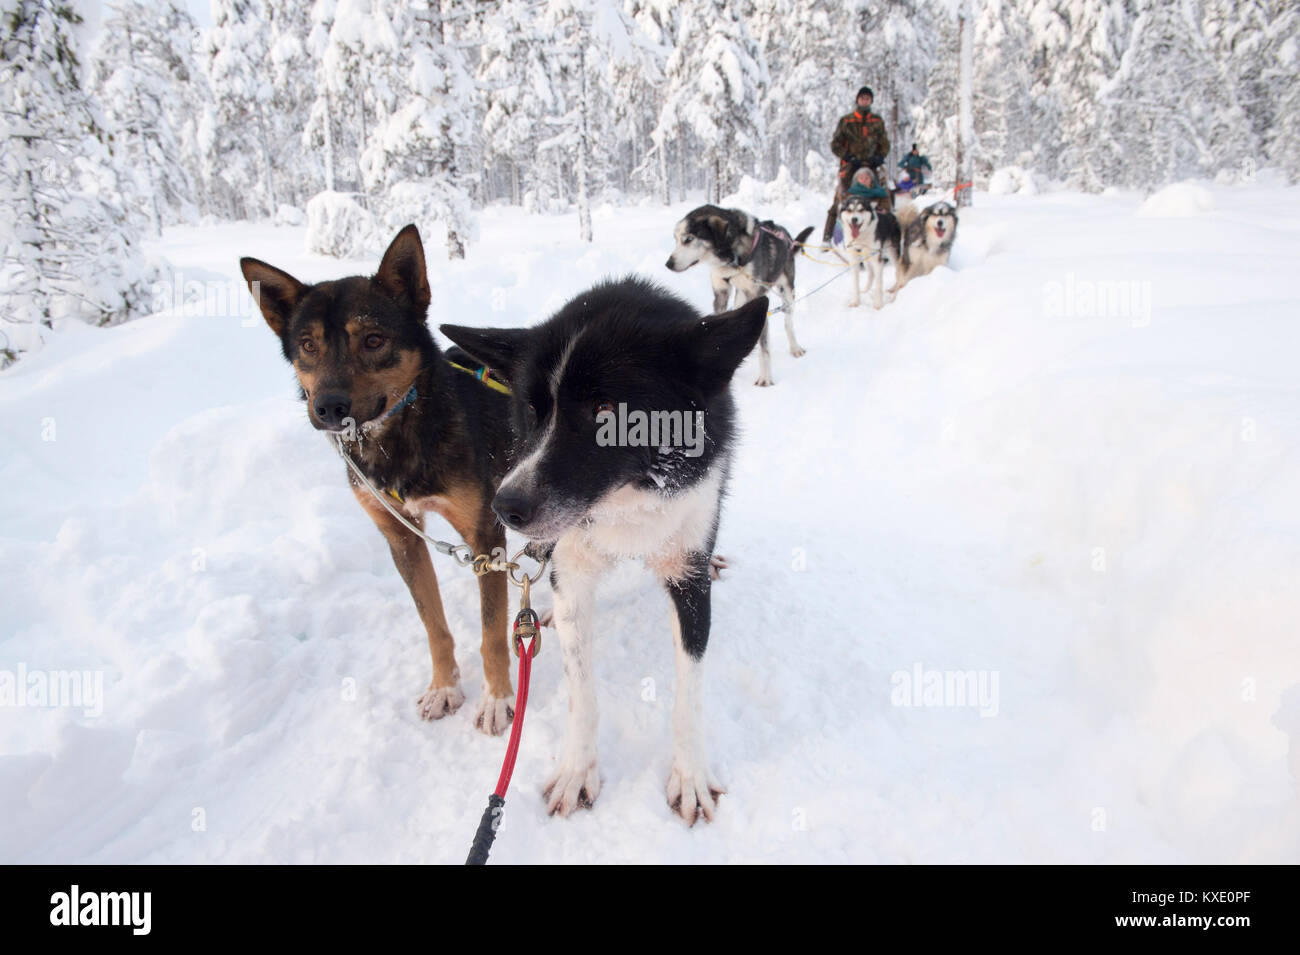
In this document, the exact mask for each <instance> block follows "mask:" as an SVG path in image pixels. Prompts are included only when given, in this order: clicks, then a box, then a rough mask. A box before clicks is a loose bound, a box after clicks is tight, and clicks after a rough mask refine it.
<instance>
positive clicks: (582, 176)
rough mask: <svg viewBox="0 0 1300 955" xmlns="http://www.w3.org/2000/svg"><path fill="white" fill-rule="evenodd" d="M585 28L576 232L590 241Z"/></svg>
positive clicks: (581, 57)
mask: <svg viewBox="0 0 1300 955" xmlns="http://www.w3.org/2000/svg"><path fill="white" fill-rule="evenodd" d="M586 46H587V28H586V24H583V26H582V29H581V32H580V35H579V42H578V79H579V99H578V234H579V237H580V238H581V239H582V241H583V242H590V241H592V236H591V197H590V196H589V195H588V194H587V162H588V150H589V148H590V144H589V143H588V140H587V136H588V127H587V110H588V108H589V106H588V103H587V54H586Z"/></svg>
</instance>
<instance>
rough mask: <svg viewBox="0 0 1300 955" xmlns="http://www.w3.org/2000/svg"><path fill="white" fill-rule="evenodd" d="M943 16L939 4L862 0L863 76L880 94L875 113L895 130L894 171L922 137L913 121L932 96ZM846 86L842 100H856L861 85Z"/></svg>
mask: <svg viewBox="0 0 1300 955" xmlns="http://www.w3.org/2000/svg"><path fill="white" fill-rule="evenodd" d="M938 15H939V11H938V10H937V8H936V5H935V3H934V2H933V0H889V2H881V0H856V4H855V8H854V11H853V20H852V23H853V26H854V28H855V30H856V31H857V32H855V33H853V34H851V35H853V36H860V37H861V38H862V43H861V45H860V47H859V49H860V50H861V51H862V54H863V60H862V63H861V75H862V77H863V80H864V81H865V82H866V83H867V85H868V86H871V87H872V88H873V90H874V91H875V94H876V99H875V102H874V103H873V104H872V109H873V110H875V112H877V113H878V114H880V117H881V119H883V120H884V121H885V128H886V130H888V132H889V140H890V147H891V149H890V155H889V156H887V157H886V166H888V167H889V168H890V169H891V170H892V169H896V168H897V163H898V160H899V159H901V158H902V156H903V153H905V152H907V150H908V149H909V148H911V144H912V140H913V139H915V138H916V137H915V136H913V135H912V134H913V132H914V131H915V130H914V128H913V126H912V124H911V122H910V121H909V120H910V117H911V113H912V110H913V109H914V108H915V107H916V106H917V105H919V104H920V103H921V102H922V101H923V100H924V99H925V95H926V92H927V89H926V80H927V78H928V77H929V75H930V70H931V68H932V67H933V65H934V51H935V47H936V45H937V44H938V41H939V36H938V22H937V16H938ZM944 15H946V13H945V14H944ZM843 85H844V86H845V87H846V88H845V90H844V92H843V93H841V94H840V102H845V101H848V102H852V100H851V99H850V97H851V96H852V95H853V93H854V92H856V90H857V87H858V86H859V85H861V84H860V83H849V82H846V83H844V84H843ZM841 112H847V110H841ZM905 138H906V140H907V141H906V142H904V139H905Z"/></svg>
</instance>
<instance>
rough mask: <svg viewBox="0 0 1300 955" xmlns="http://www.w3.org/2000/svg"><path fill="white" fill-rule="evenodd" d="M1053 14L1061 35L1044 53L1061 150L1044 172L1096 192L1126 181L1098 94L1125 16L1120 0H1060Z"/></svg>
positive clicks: (1123, 33)
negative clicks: (1049, 51) (1061, 24)
mask: <svg viewBox="0 0 1300 955" xmlns="http://www.w3.org/2000/svg"><path fill="white" fill-rule="evenodd" d="M1178 2H1182V0H1178ZM1058 10H1059V13H1060V15H1061V17H1062V18H1063V20H1064V22H1065V24H1066V27H1067V32H1066V34H1065V36H1064V38H1063V41H1062V42H1061V43H1060V45H1059V46H1058V47H1057V48H1056V49H1055V50H1054V52H1053V53H1052V54H1050V63H1049V70H1050V74H1051V84H1052V95H1053V99H1054V106H1056V107H1057V108H1059V114H1058V115H1059V125H1058V129H1059V134H1058V136H1057V138H1058V139H1059V140H1060V143H1061V147H1060V150H1059V152H1058V153H1057V156H1056V160H1055V165H1054V168H1052V169H1050V170H1049V172H1051V174H1052V175H1054V176H1056V177H1057V178H1058V179H1061V180H1063V181H1065V182H1067V183H1070V184H1071V185H1074V186H1077V187H1081V188H1083V189H1086V190H1089V191H1093V192H1097V191H1100V190H1101V189H1103V188H1105V187H1106V186H1110V185H1119V184H1122V183H1124V182H1126V181H1131V180H1130V177H1129V170H1128V169H1127V165H1128V158H1127V157H1126V156H1125V155H1124V153H1123V148H1122V146H1121V144H1120V143H1119V142H1118V141H1117V140H1116V138H1115V136H1114V126H1115V119H1116V117H1114V116H1112V115H1110V110H1111V105H1112V101H1111V99H1110V98H1109V96H1106V95H1103V91H1106V90H1110V89H1113V86H1112V84H1113V83H1114V78H1115V77H1116V75H1117V74H1118V72H1119V69H1120V54H1121V53H1122V52H1123V49H1124V45H1125V43H1126V41H1127V34H1128V29H1129V14H1128V12H1127V10H1126V8H1125V4H1124V2H1123V0H1063V2H1061V3H1059V4H1058Z"/></svg>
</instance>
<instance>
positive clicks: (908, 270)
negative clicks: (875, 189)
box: [889, 202, 957, 292]
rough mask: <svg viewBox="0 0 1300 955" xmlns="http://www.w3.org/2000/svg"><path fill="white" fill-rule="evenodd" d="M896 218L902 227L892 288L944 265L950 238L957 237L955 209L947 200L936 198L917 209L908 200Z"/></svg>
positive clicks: (948, 251)
mask: <svg viewBox="0 0 1300 955" xmlns="http://www.w3.org/2000/svg"><path fill="white" fill-rule="evenodd" d="M898 221H899V224H900V225H902V227H903V262H902V265H901V266H900V267H899V269H898V279H897V281H895V282H894V287H893V288H891V289H890V290H889V291H891V292H897V291H898V290H899V289H901V288H902V287H903V286H904V285H906V284H907V283H908V282H910V281H912V279H914V278H917V277H918V276H921V275H929V274H930V273H931V272H933V271H934V270H935V269H936V268H937V267H939V266H940V265H947V264H948V254H949V253H950V252H951V251H952V241H953V239H955V238H957V210H956V209H954V208H953V207H952V204H951V203H948V202H936V203H935V204H934V205H932V206H927V207H926V208H925V209H922V210H920V211H919V213H918V210H917V207H916V206H915V205H913V204H911V203H908V204H907V205H904V206H900V207H899V210H898Z"/></svg>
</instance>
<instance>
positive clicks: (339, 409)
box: [316, 394, 352, 428]
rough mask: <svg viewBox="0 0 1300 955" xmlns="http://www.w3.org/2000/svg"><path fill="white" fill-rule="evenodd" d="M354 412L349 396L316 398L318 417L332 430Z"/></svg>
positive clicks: (333, 395) (335, 395)
mask: <svg viewBox="0 0 1300 955" xmlns="http://www.w3.org/2000/svg"><path fill="white" fill-rule="evenodd" d="M351 412H352V399H351V398H349V397H348V396H347V395H341V394H327V395H317V396H316V417H317V418H319V419H320V420H321V421H322V422H323V423H324V424H326V425H328V426H329V427H331V428H337V427H338V426H339V425H341V424H342V423H343V419H344V418H346V417H347V416H348V415H349V414H351Z"/></svg>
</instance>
